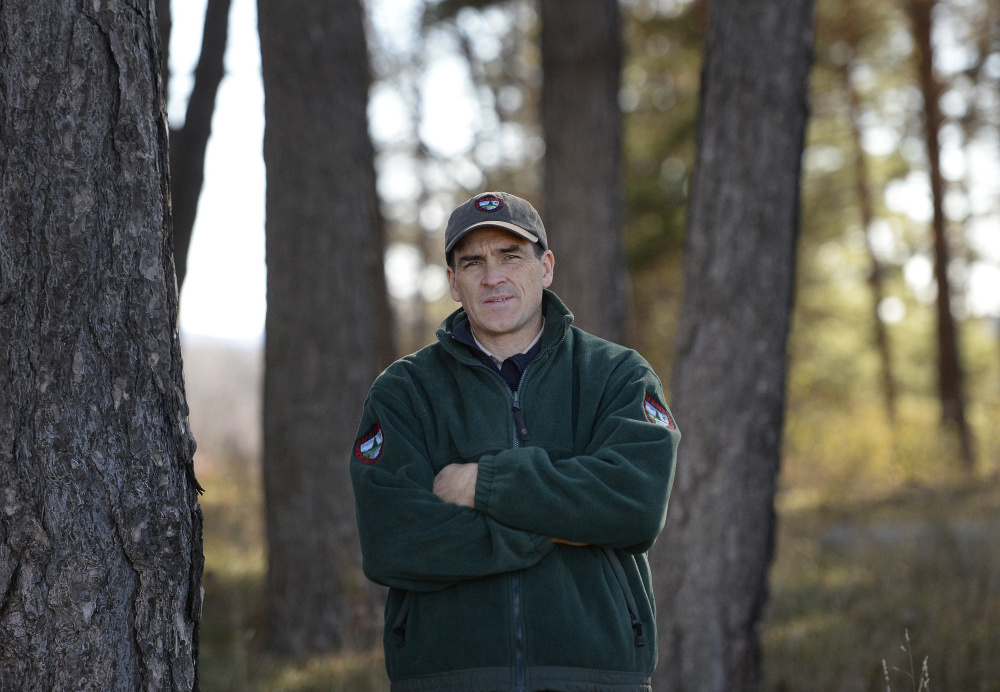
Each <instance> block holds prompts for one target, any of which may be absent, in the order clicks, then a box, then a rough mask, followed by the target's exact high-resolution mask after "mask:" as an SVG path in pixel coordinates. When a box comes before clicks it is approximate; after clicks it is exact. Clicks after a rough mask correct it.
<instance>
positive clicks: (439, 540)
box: [351, 373, 678, 591]
mask: <svg viewBox="0 0 1000 692" xmlns="http://www.w3.org/2000/svg"><path fill="white" fill-rule="evenodd" d="M650 378H652V380H650ZM655 386H658V381H656V380H655V376H653V375H651V373H649V376H646V377H642V376H639V377H631V378H630V379H628V380H626V381H625V382H620V383H619V387H616V390H615V391H614V392H612V393H611V394H609V397H608V401H606V402H605V413H604V414H602V415H601V416H600V418H599V419H598V420H595V422H594V424H593V429H592V437H591V441H590V443H589V445H588V448H587V449H586V450H585V451H584V453H582V454H580V455H578V456H573V457H569V458H557V457H554V456H551V455H550V454H549V453H548V452H546V450H545V449H543V448H541V447H521V448H516V449H507V450H503V451H499V452H497V453H496V454H486V455H483V456H481V457H480V458H479V459H478V460H475V461H470V463H461V464H451V465H448V466H445V467H444V468H442V469H440V470H439V472H438V473H437V474H436V475H435V472H434V470H433V468H432V465H431V463H430V462H429V460H428V459H427V452H426V444H425V438H424V433H423V432H422V430H421V429H420V428H419V424H417V425H416V426H415V425H414V423H415V421H419V417H414V415H413V411H412V405H409V404H406V403H404V402H402V401H398V400H397V401H393V400H394V399H395V394H394V393H393V392H391V391H386V390H383V391H382V392H381V393H380V396H379V397H378V399H376V398H375V397H370V399H369V402H367V403H366V407H365V414H364V417H363V419H362V425H361V428H362V430H361V432H362V433H363V432H366V431H368V430H369V428H370V427H371V426H374V425H376V424H380V425H381V428H382V430H383V431H384V433H385V451H384V452H383V456H382V458H380V459H378V461H377V463H374V464H365V463H362V462H361V461H360V460H356V461H355V462H353V463H352V467H351V476H352V481H353V482H354V486H355V498H356V501H357V508H358V509H357V511H358V526H359V533H360V537H361V544H362V552H363V555H364V566H365V573H366V574H367V575H368V576H369V578H371V579H372V580H373V581H376V582H378V583H382V584H386V585H389V586H396V587H398V588H407V589H413V590H421V591H424V590H437V589H442V588H446V587H447V586H448V585H450V584H451V583H454V582H455V581H458V580H461V579H470V578H475V577H477V576H483V575H486V574H496V573H500V572H506V571H512V570H517V569H524V568H527V567H530V566H532V565H534V564H536V563H537V562H538V561H540V560H541V559H542V558H543V557H544V556H545V555H546V554H548V553H549V552H551V550H552V549H553V548H554V546H553V543H567V544H570V545H585V544H586V545H596V546H602V547H609V548H617V549H622V550H626V551H629V552H642V551H644V550H647V549H648V548H649V546H650V545H651V544H652V542H653V539H654V538H655V536H656V534H657V533H658V532H659V530H660V528H661V527H662V523H663V516H664V514H665V512H666V497H667V491H668V488H669V485H670V482H671V478H672V475H673V466H674V457H675V450H676V443H677V438H678V435H677V434H676V431H672V430H671V431H667V430H666V429H665V428H663V427H661V426H658V425H654V424H652V423H650V422H649V421H647V420H646V419H645V417H644V415H643V414H642V401H643V397H644V395H645V392H646V391H648V390H650V388H651V387H655ZM373 391H374V390H373Z"/></svg>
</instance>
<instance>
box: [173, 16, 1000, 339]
mask: <svg viewBox="0 0 1000 692" xmlns="http://www.w3.org/2000/svg"><path fill="white" fill-rule="evenodd" d="M205 2H206V0H173V4H172V12H173V17H172V19H173V35H172V39H171V46H170V60H171V73H172V75H171V85H170V86H171V94H170V102H169V104H168V112H169V114H170V117H171V122H173V123H174V124H179V121H180V120H182V119H183V113H184V108H185V104H186V100H187V95H188V93H189V91H190V89H191V81H192V75H191V73H192V71H193V69H194V65H195V63H196V62H197V59H198V52H199V50H200V45H201V28H202V22H203V19H204V12H205ZM367 5H368V7H369V11H370V13H371V15H370V16H371V21H372V25H373V27H374V29H375V32H376V34H377V36H378V40H379V41H381V42H382V44H383V45H384V46H387V47H388V48H389V49H391V50H398V51H400V52H403V53H405V52H406V51H407V50H408V49H409V48H410V47H411V46H410V45H409V42H410V41H411V40H412V37H413V35H414V33H413V31H414V27H415V23H416V22H417V19H418V18H417V16H416V8H417V3H416V1H415V0H368V2H367ZM484 46H485V48H484V50H488V49H489V41H488V40H487V41H485V42H484ZM428 72H429V75H430V76H429V77H428V81H427V84H426V85H425V91H426V92H427V94H428V95H433V96H434V98H429V99H428V100H427V105H428V109H427V111H426V112H425V113H424V123H423V129H422V130H421V134H422V136H423V137H424V138H425V139H426V141H427V143H428V145H430V146H431V147H433V148H435V149H438V150H440V151H441V153H443V154H454V153H457V152H453V151H451V149H456V148H457V149H459V150H464V149H467V148H468V146H469V145H470V143H471V141H472V133H473V132H474V131H475V129H476V128H477V127H482V126H484V123H483V122H482V121H481V118H482V117H483V115H482V111H481V109H479V108H478V104H477V103H476V102H475V95H474V93H473V92H472V87H471V84H470V82H469V79H468V72H467V70H466V69H465V67H464V65H463V64H461V60H460V59H458V58H457V57H455V55H454V54H453V53H451V52H450V51H448V50H447V48H440V47H439V49H438V50H436V51H435V54H434V55H433V56H432V58H431V62H430V64H429V66H428ZM435 105H436V106H437V107H435ZM403 108H404V105H403V104H402V102H401V101H400V97H399V95H398V94H396V93H394V92H393V91H392V90H391V89H388V88H386V87H384V86H382V87H380V86H376V88H375V89H373V94H372V103H371V105H370V108H369V117H370V119H371V130H372V133H373V136H374V138H375V139H376V141H379V140H380V139H382V140H391V139H393V138H395V137H397V136H399V132H400V130H401V129H402V128H405V127H406V126H407V125H406V120H405V118H406V116H405V115H404V114H403ZM263 109H264V94H263V86H262V83H261V76H260V48H259V44H258V42H257V16H256V3H255V0H233V2H232V10H231V15H230V29H229V45H228V47H227V52H226V76H225V78H224V79H223V81H222V84H221V86H220V89H219V94H218V98H217V101H216V111H215V118H214V121H213V128H212V138H211V140H210V141H209V146H208V151H207V155H206V162H205V183H204V189H203V190H202V195H201V202H200V204H199V207H198V215H197V220H196V222H195V228H194V232H193V236H192V241H191V250H190V254H189V257H188V274H187V278H186V280H185V283H184V289H183V294H182V297H181V314H180V326H181V330H182V332H184V333H185V334H202V335H208V336H214V337H218V338H226V339H236V340H245V341H251V342H259V341H260V340H261V338H262V336H263V330H264V311H265V296H266V274H265V265H264V184H265V177H264V161H263V157H262V146H263V134H264V110H263ZM489 125H492V123H491V124H489ZM874 134H875V135H877V134H878V133H874ZM876 139H877V137H876ZM869 144H871V148H873V149H878V148H879V146H880V144H879V142H877V141H873V142H871V143H869V142H866V148H867V147H868V145H869ZM882 144H884V145H885V146H895V145H896V144H898V142H895V141H892V142H888V141H887V142H884V143H882ZM873 153H875V152H873ZM945 154H946V161H945V163H946V164H947V163H948V158H947V157H948V156H950V157H951V160H952V161H953V162H954V161H957V159H956V157H958V158H961V156H962V154H961V152H955V153H948V152H945ZM979 154H982V152H979ZM977 156H978V154H976V153H975V152H973V153H972V154H970V155H969V158H968V159H964V160H962V161H958V162H957V163H953V167H954V168H961V167H962V166H970V167H972V168H973V170H975V171H977V172H980V171H981V174H980V175H976V176H971V177H972V179H973V180H980V181H989V185H987V186H985V188H986V189H984V190H983V191H978V190H977V191H974V192H973V195H974V197H978V198H979V199H982V198H983V197H984V196H985V197H989V196H990V195H994V196H995V195H996V194H997V188H998V182H997V181H998V179H1000V172H998V170H997V152H996V151H995V150H992V149H991V151H990V152H988V154H987V160H978V159H977V158H976V157H977ZM970 159H971V160H970ZM408 177H409V176H408V175H407V168H406V166H402V165H399V166H396V165H392V166H386V167H383V169H382V172H381V173H380V179H379V190H380V192H381V193H383V194H387V193H386V191H387V190H388V191H390V192H391V191H395V192H396V193H399V192H400V191H401V190H405V189H406V185H407V184H408V181H407V178H408ZM955 177H956V178H957V177H958V171H956V175H955ZM887 193H888V194H887V203H888V205H889V206H890V208H898V209H900V210H901V211H902V210H905V211H906V212H907V213H909V214H910V215H911V216H913V217H914V218H915V219H917V220H924V219H923V217H924V216H926V215H927V209H929V198H928V193H927V182H926V176H923V177H921V176H920V175H919V174H914V175H912V176H911V177H910V178H909V179H907V180H906V181H902V182H900V183H898V184H895V187H890V189H889V190H888V191H887ZM990 204H993V205H994V208H995V200H993V201H992V202H990ZM440 221H441V222H443V219H441V220H440ZM998 223H1000V220H998V219H997V218H996V217H990V218H984V219H982V221H981V222H980V224H979V226H978V227H977V228H974V229H972V230H971V232H970V234H969V236H970V239H971V240H972V242H973V243H975V245H976V246H977V248H978V249H979V250H980V251H981V252H983V253H984V255H985V256H986V258H987V259H988V260H990V263H988V264H987V263H979V264H977V265H975V266H974V267H972V268H971V269H970V270H969V275H968V277H967V279H968V283H969V288H970V295H969V307H970V308H971V310H972V312H973V313H978V314H986V313H992V314H994V315H1000V268H998V266H1000V242H998V233H997V225H998ZM406 250H407V248H405V247H393V248H390V252H389V253H388V257H387V275H388V279H389V289H390V291H391V292H392V293H393V294H394V295H397V297H401V296H403V295H405V294H406V293H407V292H412V291H413V290H416V288H415V287H416V286H417V285H418V280H422V281H423V286H422V290H423V291H424V292H425V293H428V292H430V293H436V292H438V291H439V290H440V289H441V286H440V285H439V284H440V283H441V281H440V277H435V276H423V277H418V272H419V271H420V266H419V257H418V255H417V253H415V252H407V251H406ZM910 264H912V266H908V267H907V276H908V278H910V277H911V276H912V280H911V283H918V282H923V283H925V284H926V282H927V280H928V279H927V278H924V277H926V276H927V275H928V272H927V271H926V270H927V267H926V266H925V265H929V258H928V257H925V256H921V255H918V256H917V257H916V258H914V259H913V260H911V263H910ZM428 282H429V283H428Z"/></svg>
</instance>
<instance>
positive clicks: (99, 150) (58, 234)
mask: <svg viewBox="0 0 1000 692" xmlns="http://www.w3.org/2000/svg"><path fill="white" fill-rule="evenodd" d="M159 56H160V48H159V39H158V34H157V26H156V15H155V12H154V8H153V1H152V0H147V1H146V2H136V3H129V4H125V3H115V2H86V3H81V2H69V1H63V2H57V1H52V2H36V1H35V0H18V1H16V2H14V1H9V0H8V1H6V2H2V3H0V162H2V170H0V199H2V200H3V203H2V205H0V389H2V392H3V393H2V396H0V688H2V689H4V690H46V691H48V690H138V689H143V690H191V689H196V688H197V686H198V678H197V653H198V622H199V619H200V612H201V599H202V597H201V572H202V565H203V559H202V553H201V512H200V509H199V507H198V502H197V490H198V486H197V482H196V481H195V479H194V474H193V471H192V466H191V462H192V454H193V452H194V440H193V439H192V437H191V433H190V428H189V427H188V422H187V403H186V400H185V394H184V385H183V380H182V376H181V356H180V347H179V341H178V334H177V321H176V320H177V296H176V292H175V287H174V274H173V272H174V268H173V261H172V258H171V252H170V208H169V202H168V195H169V189H168V175H167V125H166V118H165V116H164V111H163V105H162V100H161V96H160V90H159V72H160V65H159V62H158V61H159Z"/></svg>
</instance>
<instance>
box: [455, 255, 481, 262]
mask: <svg viewBox="0 0 1000 692" xmlns="http://www.w3.org/2000/svg"><path fill="white" fill-rule="evenodd" d="M482 258H483V256H482V255H481V254H476V253H473V254H471V255H462V256H461V257H459V258H458V261H459V262H469V261H472V260H481V259H482Z"/></svg>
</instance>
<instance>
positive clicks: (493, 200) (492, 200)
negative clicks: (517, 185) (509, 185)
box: [476, 195, 503, 212]
mask: <svg viewBox="0 0 1000 692" xmlns="http://www.w3.org/2000/svg"><path fill="white" fill-rule="evenodd" d="M476 209H478V210H479V211H485V212H491V211H496V210H497V209H503V200H502V199H500V198H499V197H497V196H496V195H485V196H483V197H480V198H479V199H477V200H476Z"/></svg>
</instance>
